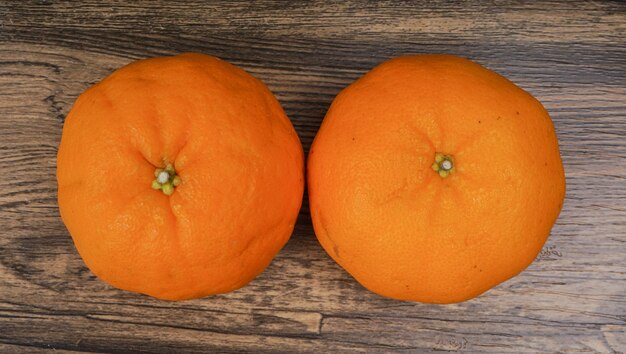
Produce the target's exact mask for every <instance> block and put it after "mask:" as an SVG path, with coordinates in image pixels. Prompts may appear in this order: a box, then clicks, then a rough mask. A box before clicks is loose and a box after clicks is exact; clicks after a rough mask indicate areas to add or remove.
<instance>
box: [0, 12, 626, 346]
mask: <svg viewBox="0 0 626 354" xmlns="http://www.w3.org/2000/svg"><path fill="white" fill-rule="evenodd" d="M184 51H198V52H204V53H208V54H212V55H216V56H219V57H221V58H223V59H226V60H229V61H231V62H233V63H235V64H237V65H240V66H241V67H243V68H245V69H246V70H248V71H249V72H251V73H253V74H254V75H256V76H257V77H259V78H261V79H262V80H264V81H265V82H266V83H267V84H268V85H269V86H270V88H271V89H272V90H273V91H274V92H275V93H276V95H277V97H278V99H279V100H280V101H281V103H282V104H283V106H284V108H285V110H286V112H287V114H288V115H289V117H290V118H291V119H292V121H293V123H294V125H295V127H296V129H297V131H298V133H299V134H300V137H301V139H302V141H303V144H304V146H305V149H306V150H308V147H309V146H310V143H311V140H312V139H313V137H314V135H315V133H316V131H317V129H318V127H319V124H320V122H321V120H322V118H323V116H324V113H325V110H326V109H327V108H328V106H329V104H330V102H331V101H332V99H333V97H334V95H336V94H337V92H339V90H341V88H343V87H344V86H345V85H347V84H348V83H350V82H351V81H352V80H354V79H355V78H357V77H359V76H360V75H362V74H363V73H364V72H366V71H367V70H368V69H370V68H371V67H372V66H374V65H375V64H377V63H379V62H381V61H383V60H384V59H387V58H390V57H393V56H396V55H400V54H407V53H426V52H445V53H452V54H458V55H462V56H465V57H469V58H471V59H473V60H475V61H478V62H480V63H481V64H483V65H485V66H487V67H489V68H491V69H494V70H496V71H498V72H500V73H501V74H503V75H505V76H507V77H509V78H510V79H511V80H513V81H514V82H516V83H517V84H518V85H520V86H521V87H522V88H524V89H526V90H528V91H529V92H531V93H532V94H534V95H535V96H536V97H537V98H539V100H541V101H542V102H543V103H544V105H545V106H546V108H547V109H548V111H549V112H550V113H551V115H552V117H553V119H554V122H555V125H556V129H557V133H558V136H559V140H560V144H561V149H562V155H563V160H564V164H565V170H566V174H567V197H566V201H565V205H564V208H563V211H562V213H561V216H560V218H559V220H558V222H557V224H556V226H555V227H554V229H553V231H552V235H551V237H550V239H549V240H548V243H547V244H546V247H545V249H544V251H543V252H542V254H541V255H540V256H539V257H538V259H537V260H536V261H535V262H534V263H533V264H532V265H531V266H530V267H529V268H528V269H527V270H526V271H525V272H524V273H522V274H521V275H520V276H518V277H516V278H514V279H512V280H510V281H508V282H506V283H504V284H502V285H500V286H498V287H497V288H495V289H493V290H491V291H489V292H488V293H487V294H485V295H483V296H481V297H479V298H477V299H475V300H472V301H468V302H466V303H462V304H457V305H448V306H435V305H425V304H418V303H409V302H400V301H394V300H389V299H385V298H382V297H379V296H377V295H375V294H372V293H370V292H368V291H366V290H365V289H363V288H362V287H361V286H360V285H359V284H358V283H356V282H355V281H354V280H353V279H352V278H351V277H350V276H349V275H348V274H347V273H345V272H344V271H343V270H342V269H341V268H340V267H339V266H337V265H336V264H334V263H333V262H332V261H331V260H330V258H329V257H328V256H327V255H326V254H325V253H324V251H323V250H322V249H321V247H320V246H319V245H318V243H317V241H316V239H315V237H314V234H313V231H312V228H311V223H310V218H309V217H308V207H307V205H306V201H305V205H304V207H303V209H302V212H301V216H300V220H299V223H298V225H297V227H296V230H295V233H294V235H293V237H292V239H291V241H290V242H289V244H288V245H287V246H286V247H285V249H284V250H283V251H282V252H281V253H280V254H279V255H278V257H277V258H276V259H275V261H274V262H273V263H272V265H271V266H270V267H269V268H268V269H267V271H266V272H265V273H263V274H262V275H261V276H260V277H258V278H257V279H256V280H254V281H253V282H252V283H251V284H249V285H248V286H247V287H245V288H243V289H241V290H238V291H236V292H233V293H230V294H226V295H221V296H215V297H208V298H204V299H199V300H193V301H186V302H164V301H158V300H155V299H152V298H148V297H146V296H142V295H137V294H132V293H128V292H123V291H119V290H116V289H113V288H111V287H109V286H107V285H106V284H104V283H103V282H101V281H99V280H97V279H96V278H95V277H94V276H93V275H92V274H91V273H90V272H89V270H88V269H87V268H86V267H85V266H84V264H83V263H82V261H81V259H80V257H79V256H78V254H77V252H76V250H75V249H74V246H73V244H72V241H71V239H70V237H69V234H68V233H67V231H66V229H65V227H64V226H63V224H62V222H61V220H60V218H59V212H58V208H57V204H56V184H55V155H56V151H57V144H58V142H59V139H60V135H61V129H62V125H63V119H64V117H65V115H66V114H67V112H68V111H69V109H70V108H71V105H72V102H73V101H74V99H75V98H76V97H77V95H78V94H79V93H80V92H81V91H82V90H84V89H85V88H87V87H88V86H89V85H91V84H93V83H94V82H97V81H99V80H100V79H102V78H103V77H104V76H106V75H107V74H109V73H110V72H111V71H112V70H114V69H115V68H117V67H119V66H121V65H124V64H126V63H128V62H129V61H131V60H135V59H139V58H145V57H150V56H157V55H169V54H175V53H179V52H184ZM0 171H1V174H0V222H1V227H0V352H14V351H16V352H22V351H24V352H34V351H39V350H41V349H46V348H54V349H63V350H69V351H122V350H127V351H149V352H180V351H201V352H215V351H220V352H222V351H254V352H257V351H259V352H260V351H288V352H295V351H303V352H318V353H319V352H341V351H367V350H371V351H383V352H390V351H408V352H422V351H439V350H449V351H457V350H458V351H468V352H482V351H492V352H529V351H530V352H577V353H578V352H599V353H617V352H626V334H625V328H626V297H625V294H626V4H625V3H623V2H618V1H615V2H601V1H585V2H572V1H563V2H555V1H545V2H528V3H526V4H520V3H512V2H507V1H504V2H501V1H499V2H497V3H494V4H487V3H485V2H475V3H470V2H441V3H438V2H424V3H421V4H420V3H411V2H383V3H376V2H371V3H369V2H337V3H336V4H328V3H322V2H305V3H300V2H293V3H291V4H290V3H286V2H285V3H283V2H255V3H254V4H248V3H247V2H234V3H217V2H206V3H204V2H187V3H186V4H181V3H172V2H167V1H163V2H139V3H138V2H126V1H118V2H108V1H87V2H83V3H82V4H75V3H71V2H56V1H24V2H21V1H8V2H0Z"/></svg>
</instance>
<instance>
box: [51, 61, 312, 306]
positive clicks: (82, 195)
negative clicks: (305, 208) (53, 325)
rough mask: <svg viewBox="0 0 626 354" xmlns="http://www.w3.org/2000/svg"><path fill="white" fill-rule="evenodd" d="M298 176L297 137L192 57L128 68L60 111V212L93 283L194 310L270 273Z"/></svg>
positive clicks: (248, 94) (234, 83)
mask: <svg viewBox="0 0 626 354" xmlns="http://www.w3.org/2000/svg"><path fill="white" fill-rule="evenodd" d="M303 167H304V166H303V153H302V147H301V145H300V141H299V139H298V136H297V134H296V132H295V130H294V128H293V126H292V125H291V123H290V121H289V119H288V118H287V117H286V116H285V113H284V112H283V110H282V108H281V107H280V105H279V103H278V101H277V100H276V99H275V98H274V96H273V95H272V93H271V92H270V91H269V90H268V88H267V87H266V86H265V85H264V84H263V83H262V82H261V81H259V80H257V79H255V78H254V77H252V76H251V75H250V74H248V73H246V72H245V71H243V70H241V69H239V68H237V67H235V66H233V65H231V64H229V63H227V62H225V61H223V60H220V59H217V58H214V57H211V56H207V55H202V54H183V55H178V56H173V57H162V58H153V59H147V60H140V61H137V62H134V63H131V64H129V65H127V66H125V67H123V68H121V69H119V70H117V71H115V72H114V73H113V74H111V75H110V76H109V77H107V78H105V79H104V80H102V82H100V83H98V84H96V85H94V86H93V87H91V88H89V89H88V90H87V91H85V92H84V93H83V94H81V95H80V97H79V98H78V99H77V101H76V103H75V104H74V107H73V108H72V110H71V112H70V113H69V115H68V117H67V119H66V121H65V125H64V128H63V135H62V139H61V144H60V147H59V152H58V160H57V179H58V187H59V194H58V200H59V207H60V211H61V216H62V218H63V221H64V222H65V224H66V226H67V228H68V230H69V232H70V234H71V235H72V238H73V240H74V243H75V245H76V248H77V249H78V251H79V253H80V255H81V256H82V258H83V260H84V261H85V263H86V264H87V266H88V267H89V268H90V269H91V270H92V271H93V272H94V273H95V274H96V275H97V276H98V277H99V278H101V279H102V280H104V281H106V282H108V283H109V284H111V285H113V286H115V287H118V288H121V289H125V290H130V291H135V292H140V293H144V294H148V295H151V296H154V297H157V298H160V299H168V300H181V299H189V298H197V297H202V296H206V295H211V294H217V293H224V292H228V291H231V290H234V289H237V288H239V287H241V286H243V285H245V284H246V283H248V282H249V281H250V280H252V279H253V278H254V277H255V276H257V275H258V274H259V273H261V272H262V271H263V270H264V269H265V268H266V267H267V266H268V265H269V263H270V262H271V260H272V258H273V257H274V256H275V255H276V253H277V252H278V251H279V250H280V249H281V248H282V247H283V245H284V244H285V243H286V242H287V240H288V239H289V237H290V235H291V233H292V230H293V227H294V224H295V222H296V217H297V214H298V211H299V208H300V205H301V201H302V193H303V187H304V168H303Z"/></svg>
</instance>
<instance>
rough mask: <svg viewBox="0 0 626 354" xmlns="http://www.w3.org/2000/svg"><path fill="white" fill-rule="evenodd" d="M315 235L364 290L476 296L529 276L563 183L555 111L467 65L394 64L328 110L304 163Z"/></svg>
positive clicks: (410, 60)
mask: <svg viewBox="0 0 626 354" xmlns="http://www.w3.org/2000/svg"><path fill="white" fill-rule="evenodd" d="M308 189H309V199H310V209H311V216H312V220H313V225H314V228H315V233H316V235H317V238H318V239H319V241H320V243H321V244H322V246H323V247H324V249H325V250H326V251H327V252H328V254H329V255H330V256H331V257H332V258H333V259H334V260H335V261H336V262H337V263H338V264H339V265H341V266H342V267H343V268H345V269H346V270H347V271H348V272H349V273H350V274H352V275H353V276H354V277H355V278H356V279H357V280H358V281H359V282H360V283H361V284H362V285H363V286H365V287H366V288H368V289H370V290H372V291H374V292H376V293H378V294H381V295H384V296H388V297H391V298H396V299H403V300H414V301H420V302H428V303H452V302H460V301H464V300H467V299H470V298H472V297H475V296H477V295H479V294H481V293H483V292H484V291H486V290H488V289H489V288H491V287H493V286H495V285H496V284H498V283H500V282H502V281H504V280H506V279H509V278H511V277H512V276H514V275H516V274H518V273H519V272H520V271H522V270H523V269H524V268H525V267H527V266H528V265H529V264H530V263H531V262H532V261H533V259H534V258H535V257H536V255H537V254H538V252H540V250H541V248H542V246H543V244H544V242H545V241H546V239H547V237H548V234H549V233H550V230H551V228H552V225H553V224H554V222H555V220H556V218H557V217H558V215H559V212H560V209H561V205H562V202H563V198H564V193H565V178H564V172H563V166H562V163H561V158H560V155H559V148H558V143H557V137H556V134H555V130H554V127H553V124H552V121H551V119H550V117H549V116H548V113H547V112H546V110H545V109H544V108H543V106H542V105H541V104H540V103H539V102H538V101H537V100H536V99H535V98H533V97H532V96H531V95H530V94H528V93H526V92H525V91H523V90H522V89H520V88H519V87H517V86H515V85H514V84H513V83H511V82H510V81H508V80H507V79H505V78H504V77H502V76H500V75H498V74H496V73H494V72H492V71H490V70H488V69H486V68H484V67H482V66H480V65H478V64H476V63H474V62H472V61H469V60H466V59H462V58H458V57H454V56H448V55H418V56H406V57H399V58H396V59H393V60H390V61H387V62H385V63H383V64H381V65H379V66H378V67H376V68H374V69H373V70H372V71H370V72H369V73H367V74H366V75H365V76H363V77H362V78H360V79H359V80H357V81H356V82H354V83H352V84H351V85H350V86H348V87H347V88H346V89H344V90H343V91H342V92H341V93H340V94H339V95H338V96H337V97H336V99H335V100H334V102H333V103H332V105H331V107H330V109H329V111H328V113H327V115H326V117H325V118H324V121H323V123H322V126H321V128H320V130H319V132H318V134H317V136H316V137H315V140H314V142H313V144H312V147H311V150H310V153H309V158H308Z"/></svg>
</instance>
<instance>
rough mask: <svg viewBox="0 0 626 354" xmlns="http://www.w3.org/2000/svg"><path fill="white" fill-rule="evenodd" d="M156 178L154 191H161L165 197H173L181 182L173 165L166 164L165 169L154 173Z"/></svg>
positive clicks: (153, 186) (159, 169)
mask: <svg viewBox="0 0 626 354" xmlns="http://www.w3.org/2000/svg"><path fill="white" fill-rule="evenodd" d="M154 177H155V179H154V180H153V181H152V189H157V190H160V191H161V192H163V194H165V195H172V193H174V188H176V186H178V185H179V184H180V182H181V180H180V177H179V176H178V175H176V170H175V169H174V166H173V165H172V164H171V163H168V164H166V166H165V168H157V169H156V170H155V171H154Z"/></svg>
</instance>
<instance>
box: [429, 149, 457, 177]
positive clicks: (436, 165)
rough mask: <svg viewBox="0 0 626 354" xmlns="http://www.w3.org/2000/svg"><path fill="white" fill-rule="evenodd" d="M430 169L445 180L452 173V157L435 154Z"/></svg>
mask: <svg viewBox="0 0 626 354" xmlns="http://www.w3.org/2000/svg"><path fill="white" fill-rule="evenodd" d="M431 167H432V169H433V171H435V172H437V174H439V176H441V178H446V177H448V176H449V175H450V174H451V173H453V172H454V158H453V157H452V155H445V154H442V153H440V152H438V153H436V154H435V162H433V164H432V166H431Z"/></svg>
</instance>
